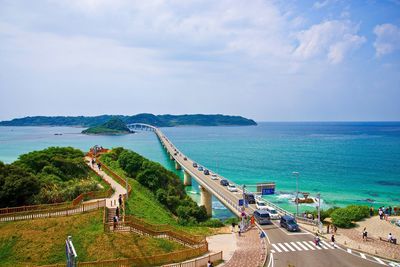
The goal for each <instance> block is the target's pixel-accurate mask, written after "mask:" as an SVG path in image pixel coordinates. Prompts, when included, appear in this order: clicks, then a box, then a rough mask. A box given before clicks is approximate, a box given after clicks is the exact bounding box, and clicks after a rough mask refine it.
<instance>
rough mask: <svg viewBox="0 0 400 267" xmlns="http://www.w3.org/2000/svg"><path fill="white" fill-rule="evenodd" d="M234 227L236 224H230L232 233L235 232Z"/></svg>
mask: <svg viewBox="0 0 400 267" xmlns="http://www.w3.org/2000/svg"><path fill="white" fill-rule="evenodd" d="M235 226H236V223H235V222H232V233H234V232H235Z"/></svg>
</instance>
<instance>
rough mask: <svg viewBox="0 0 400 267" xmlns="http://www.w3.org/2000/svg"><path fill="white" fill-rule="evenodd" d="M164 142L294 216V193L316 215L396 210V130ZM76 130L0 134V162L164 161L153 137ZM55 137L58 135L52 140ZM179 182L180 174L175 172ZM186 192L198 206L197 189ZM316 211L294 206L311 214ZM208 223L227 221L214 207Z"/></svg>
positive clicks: (268, 131)
mask: <svg viewBox="0 0 400 267" xmlns="http://www.w3.org/2000/svg"><path fill="white" fill-rule="evenodd" d="M162 130H163V132H164V133H165V134H166V135H167V136H168V137H169V139H170V140H171V141H172V142H173V143H174V144H175V145H176V146H177V147H178V149H180V150H181V151H182V152H183V153H185V154H186V155H187V156H189V157H190V158H192V159H194V160H195V161H197V162H198V163H200V164H202V165H204V166H206V167H207V168H209V169H212V170H214V171H216V172H218V173H220V174H221V175H223V176H225V177H227V178H228V179H230V180H231V181H233V182H235V183H237V184H238V185H243V184H245V185H246V186H247V188H250V189H252V188H253V189H254V186H255V185H256V184H257V183H261V182H275V183H276V194H275V195H272V196H267V197H266V199H268V200H271V201H273V202H275V203H277V204H279V205H280V206H282V207H283V208H286V209H288V210H291V211H294V210H295V205H294V204H293V201H292V199H293V197H294V195H295V191H296V178H295V177H294V176H293V175H292V172H293V171H297V172H299V191H300V192H309V193H310V194H311V196H316V194H317V193H320V194H321V199H322V200H321V204H322V207H323V208H328V207H331V206H345V205H349V204H365V205H373V206H375V207H378V206H382V205H392V206H400V122H379V123H378V122H376V123H372V122H371V123H366V122H362V123H361V122H359V123H358V122H356V123H354V122H338V123H336V122H329V123H327V122H321V123H315V122H313V123H259V125H258V126H248V127H247V126H246V127H244V126H241V127H174V128H163V129H162ZM81 131H82V128H72V127H0V161H3V162H6V163H10V162H12V161H14V160H16V159H17V158H18V156H19V155H20V154H23V153H26V152H30V151H33V150H38V149H43V148H46V147H49V146H72V147H75V148H79V149H82V150H84V151H87V150H88V149H89V148H90V147H91V146H93V145H96V144H97V145H101V146H103V147H107V148H111V147H117V146H123V147H126V148H129V149H132V150H134V151H136V152H138V153H140V154H142V155H143V156H145V157H147V158H149V159H152V160H154V161H157V162H160V163H161V164H162V165H164V166H165V167H167V168H169V169H170V170H173V171H175V170H174V165H173V163H172V162H171V161H170V160H169V159H168V157H167V154H166V153H165V151H164V150H163V149H162V147H161V145H160V143H159V141H158V140H157V138H156V136H155V134H154V133H152V132H138V133H136V134H131V135H123V136H87V135H82V134H80V132H81ZM56 133H59V134H62V135H55V134H56ZM175 172H176V173H178V174H179V175H180V177H181V178H183V175H182V172H178V171H175ZM187 192H188V193H189V194H190V195H191V196H192V197H193V198H194V199H196V200H198V199H199V197H200V196H199V193H198V186H197V185H196V184H194V185H193V186H191V187H187ZM313 209H315V205H301V210H303V211H304V210H313ZM213 215H214V216H215V217H218V218H226V217H229V216H231V213H230V212H229V211H228V210H227V209H226V208H224V206H223V205H222V204H220V203H219V202H218V201H217V200H216V199H214V200H213Z"/></svg>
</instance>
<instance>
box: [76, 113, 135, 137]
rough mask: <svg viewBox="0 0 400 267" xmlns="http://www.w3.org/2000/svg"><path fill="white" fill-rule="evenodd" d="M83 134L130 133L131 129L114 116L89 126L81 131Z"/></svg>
mask: <svg viewBox="0 0 400 267" xmlns="http://www.w3.org/2000/svg"><path fill="white" fill-rule="evenodd" d="M82 133H83V134H98V135H101V134H103V135H117V134H130V133H133V131H131V130H129V128H128V127H126V123H125V122H123V121H122V120H121V119H119V118H117V117H115V118H111V119H110V120H109V121H107V122H105V123H103V124H101V125H98V126H93V127H90V128H88V129H86V130H83V131H82Z"/></svg>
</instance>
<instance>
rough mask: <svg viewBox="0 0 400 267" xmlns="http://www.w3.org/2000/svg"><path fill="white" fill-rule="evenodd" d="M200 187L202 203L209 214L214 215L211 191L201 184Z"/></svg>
mask: <svg viewBox="0 0 400 267" xmlns="http://www.w3.org/2000/svg"><path fill="white" fill-rule="evenodd" d="M199 188H200V205H203V206H204V207H205V208H206V211H207V215H208V216H211V215H212V199H211V196H212V195H211V193H210V192H209V191H207V189H205V188H204V187H202V186H201V185H199Z"/></svg>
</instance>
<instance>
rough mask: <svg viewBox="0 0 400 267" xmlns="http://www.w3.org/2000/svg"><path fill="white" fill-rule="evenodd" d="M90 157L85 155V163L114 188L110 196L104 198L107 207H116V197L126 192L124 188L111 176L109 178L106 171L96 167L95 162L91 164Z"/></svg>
mask: <svg viewBox="0 0 400 267" xmlns="http://www.w3.org/2000/svg"><path fill="white" fill-rule="evenodd" d="M91 159H92V158H91V157H88V156H86V157H85V161H86V164H87V165H88V166H89V167H90V168H91V169H92V170H93V171H95V172H96V173H97V174H98V175H99V176H100V177H101V178H102V179H103V180H105V181H107V182H108V183H109V184H110V185H111V187H112V188H113V189H114V194H112V196H111V197H109V198H105V200H106V203H107V208H116V207H117V205H118V198H119V195H124V194H126V188H125V187H123V186H122V185H120V184H119V183H117V182H116V181H115V180H114V179H113V178H111V177H110V176H109V175H108V174H107V173H106V172H104V171H103V170H101V169H99V168H98V167H97V164H94V165H93V166H92V164H91V163H90V161H91Z"/></svg>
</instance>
